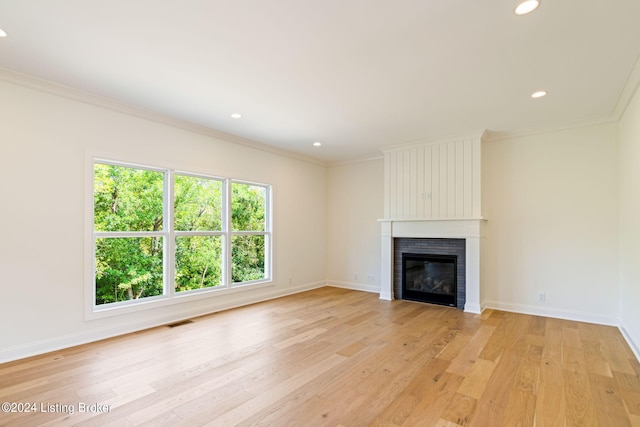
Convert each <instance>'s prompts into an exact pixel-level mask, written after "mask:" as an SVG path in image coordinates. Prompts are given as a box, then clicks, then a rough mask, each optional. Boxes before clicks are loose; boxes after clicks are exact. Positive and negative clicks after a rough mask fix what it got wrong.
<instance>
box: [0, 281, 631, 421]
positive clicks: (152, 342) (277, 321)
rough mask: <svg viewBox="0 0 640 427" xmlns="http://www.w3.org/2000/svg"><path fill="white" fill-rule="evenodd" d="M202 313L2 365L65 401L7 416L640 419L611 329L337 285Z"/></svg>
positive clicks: (48, 400) (39, 395)
mask: <svg viewBox="0 0 640 427" xmlns="http://www.w3.org/2000/svg"><path fill="white" fill-rule="evenodd" d="M191 320H192V321H193V322H192V323H188V324H184V325H182V326H179V327H175V328H167V327H157V328H152V329H149V330H146V331H140V332H137V333H134V334H129V335H125V336H121V337H115V338H111V339H108V340H104V341H100V342H96V343H92V344H86V345H82V346H77V347H74V348H69V349H64V350H60V351H56V352H53V353H49V354H45V355H41V356H36V357H32V358H28V359H25V360H20V361H15V362H11V363H6V364H3V365H0V400H1V401H7V402H35V403H37V404H45V405H53V404H56V403H58V404H60V405H66V406H62V407H61V408H60V409H61V410H58V411H38V412H36V413H19V412H0V426H20V427H23V426H27V427H30V426H39V425H52V426H65V425H74V426H76V425H78V426H100V427H105V426H117V427H120V426H129V425H131V426H133V425H142V426H154V427H157V426H172V427H179V426H185V427H187V426H188V427H192V426H201V425H212V426H213V425H216V426H218V425H223V426H225V427H226V426H233V425H239V426H299V425H304V426H305V427H306V426H323V427H324V426H344V427H354V426H390V427H393V426H404V427H414V426H418V427H422V426H448V427H452V426H453V427H455V426H463V427H467V426H480V427H486V426H499V425H505V426H512V425H523V426H535V427H541V426H545V427H546V426H552V427H555V426H558V427H560V426H574V425H575V426H578V425H580V426H582V425H594V426H595V425H600V426H609V425H612V426H616V427H617V426H626V425H631V426H634V425H639V424H640V363H638V361H637V360H636V359H635V357H634V356H633V353H632V351H631V349H630V348H629V347H628V346H627V345H626V342H625V341H624V338H623V337H622V335H621V334H620V332H619V331H618V330H617V329H616V328H612V327H609V326H600V325H591V324H585V323H581V322H574V321H567V320H560V319H551V318H544V317H540V316H529V315H524V314H517V313H508V312H501V311H497V310H486V311H485V312H484V313H483V314H481V315H475V314H469V313H463V312H461V311H459V310H456V309H452V308H449V307H442V306H435V305H428V304H421V303H416V302H408V301H398V300H394V301H381V300H380V299H379V298H378V295H376V294H371V293H366V292H358V291H351V290H346V289H337V288H330V287H325V288H320V289H315V290H312V291H309V292H303V293H300V294H296V295H290V296H287V297H283V298H279V299H277V300H271V301H265V302H263V303H259V304H253V305H250V306H245V307H239V308H237V309H233V310H228V311H224V312H219V313H214V314H211V315H206V316H200V317H197V318H194V319H191ZM90 403H94V404H95V403H97V404H100V405H107V406H108V407H109V410H108V411H105V412H102V413H100V412H91V411H84V412H81V411H79V410H78V408H79V405H80V404H90ZM70 407H73V413H69V411H66V412H65V411H64V410H62V409H65V408H67V409H68V408H70Z"/></svg>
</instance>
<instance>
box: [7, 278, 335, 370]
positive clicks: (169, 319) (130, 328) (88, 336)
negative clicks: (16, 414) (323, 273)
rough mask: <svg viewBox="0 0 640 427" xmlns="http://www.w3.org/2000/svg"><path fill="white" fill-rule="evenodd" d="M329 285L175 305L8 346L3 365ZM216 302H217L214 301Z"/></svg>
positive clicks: (289, 288)
mask: <svg viewBox="0 0 640 427" xmlns="http://www.w3.org/2000/svg"><path fill="white" fill-rule="evenodd" d="M326 285H327V284H326V282H324V281H320V282H312V283H307V284H303V285H299V286H295V287H288V288H286V289H282V290H280V289H277V288H276V287H275V286H274V287H273V291H272V292H270V293H268V294H266V295H262V296H260V297H258V298H256V297H255V294H252V293H243V294H238V298H235V299H232V300H227V301H224V302H216V303H214V304H212V305H209V306H207V307H206V308H199V309H193V308H192V309H189V308H178V306H176V309H175V311H173V312H172V313H170V314H164V313H163V314H154V315H151V316H148V317H147V318H143V319H140V320H138V321H135V322H123V323H119V324H116V325H110V326H107V327H103V328H95V329H91V330H88V331H86V332H80V333H77V334H68V335H63V336H59V337H52V338H47V339H44V340H40V341H36V342H31V343H29V344H28V345H20V346H14V347H9V348H5V349H2V350H0V363H6V362H11V361H14V360H18V359H24V358H26V357H31V356H36V355H40V354H44V353H49V352H52V351H57V350H61V349H66V348H69V347H74V346H77V345H82V344H87V343H90V342H95V341H100V340H103V339H107V338H113V337H115V336H118V335H124V334H129V333H133V332H137V331H141V330H144V329H149V328H154V327H157V326H162V325H166V324H168V323H173V322H177V321H180V320H184V319H189V318H192V317H197V316H204V315H207V314H211V313H215V312H218V311H223V310H230V309H232V308H237V307H242V306H245V305H248V304H255V303H259V302H262V301H268V300H272V299H275V298H280V297H284V296H287V295H292V294H296V293H300V292H304V291H309V290H312V289H317V288H321V287H323V286H326ZM212 301H215V300H212Z"/></svg>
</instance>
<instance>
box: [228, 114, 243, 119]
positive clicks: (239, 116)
mask: <svg viewBox="0 0 640 427" xmlns="http://www.w3.org/2000/svg"><path fill="white" fill-rule="evenodd" d="M241 117H242V114H240V113H233V114H231V118H234V119H239V118H241Z"/></svg>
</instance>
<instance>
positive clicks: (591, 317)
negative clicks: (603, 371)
mask: <svg viewBox="0 0 640 427" xmlns="http://www.w3.org/2000/svg"><path fill="white" fill-rule="evenodd" d="M482 309H483V310H486V309H494V310H501V311H509V312H512V313H520V314H530V315H533V316H544V317H552V318H555V319H564V320H573V321H577V322H587V323H595V324H598V325H607V326H618V325H619V323H620V321H619V319H618V318H616V317H613V316H602V315H599V314H592V313H587V312H585V311H570V310H564V309H561V308H553V307H551V308H547V307H536V306H532V305H526V304H513V303H508V302H500V301H484V303H483V304H482Z"/></svg>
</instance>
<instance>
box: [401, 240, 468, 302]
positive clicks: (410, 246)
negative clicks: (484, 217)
mask: <svg viewBox="0 0 640 427" xmlns="http://www.w3.org/2000/svg"><path fill="white" fill-rule="evenodd" d="M404 253H411V254H424V255H457V256H458V269H457V271H456V280H457V282H458V299H457V301H456V308H458V309H460V310H463V309H464V303H465V296H466V294H465V290H466V281H465V276H466V275H465V271H466V262H465V239H422V238H405V237H398V238H395V239H393V293H394V298H397V299H403V298H402V254H404Z"/></svg>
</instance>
